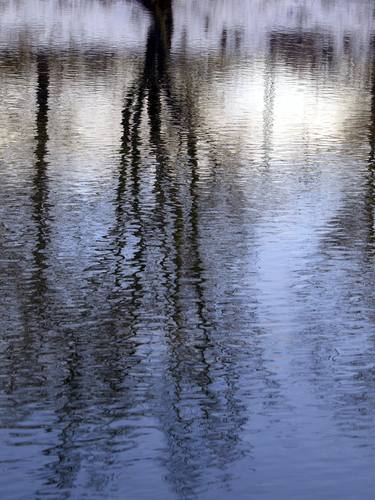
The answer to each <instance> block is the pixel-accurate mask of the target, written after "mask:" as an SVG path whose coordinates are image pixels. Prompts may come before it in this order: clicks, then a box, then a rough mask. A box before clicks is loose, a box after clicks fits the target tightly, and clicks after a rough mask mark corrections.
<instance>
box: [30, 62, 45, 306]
mask: <svg viewBox="0 0 375 500" xmlns="http://www.w3.org/2000/svg"><path fill="white" fill-rule="evenodd" d="M48 96H49V62H48V56H47V55H46V54H45V53H39V54H38V55H37V89H36V103H37V114H36V136H35V139H36V148H35V160H36V161H35V175H34V179H33V186H34V193H33V197H32V200H33V218H34V221H35V225H36V242H35V247H34V250H33V256H34V264H35V266H34V277H33V283H34V287H35V290H34V293H33V294H32V300H33V301H34V303H35V304H37V305H38V307H39V310H40V311H42V309H43V301H44V300H45V292H46V289H47V262H46V249H47V242H48V239H49V226H48V218H49V207H48V196H49V194H48V171H47V167H48V163H47V159H46V155H47V143H48Z"/></svg>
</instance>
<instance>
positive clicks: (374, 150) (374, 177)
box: [366, 37, 375, 253]
mask: <svg viewBox="0 0 375 500" xmlns="http://www.w3.org/2000/svg"><path fill="white" fill-rule="evenodd" d="M371 49H372V50H371V55H372V57H371V66H370V67H371V71H370V78H371V80H370V92H371V108H370V124H369V144H370V154H369V160H368V192H367V200H366V209H367V212H368V225H369V233H368V236H369V241H368V244H369V247H370V250H371V253H372V252H373V251H374V244H375V227H374V226H375V221H374V202H375V37H373V38H372V40H371Z"/></svg>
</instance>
